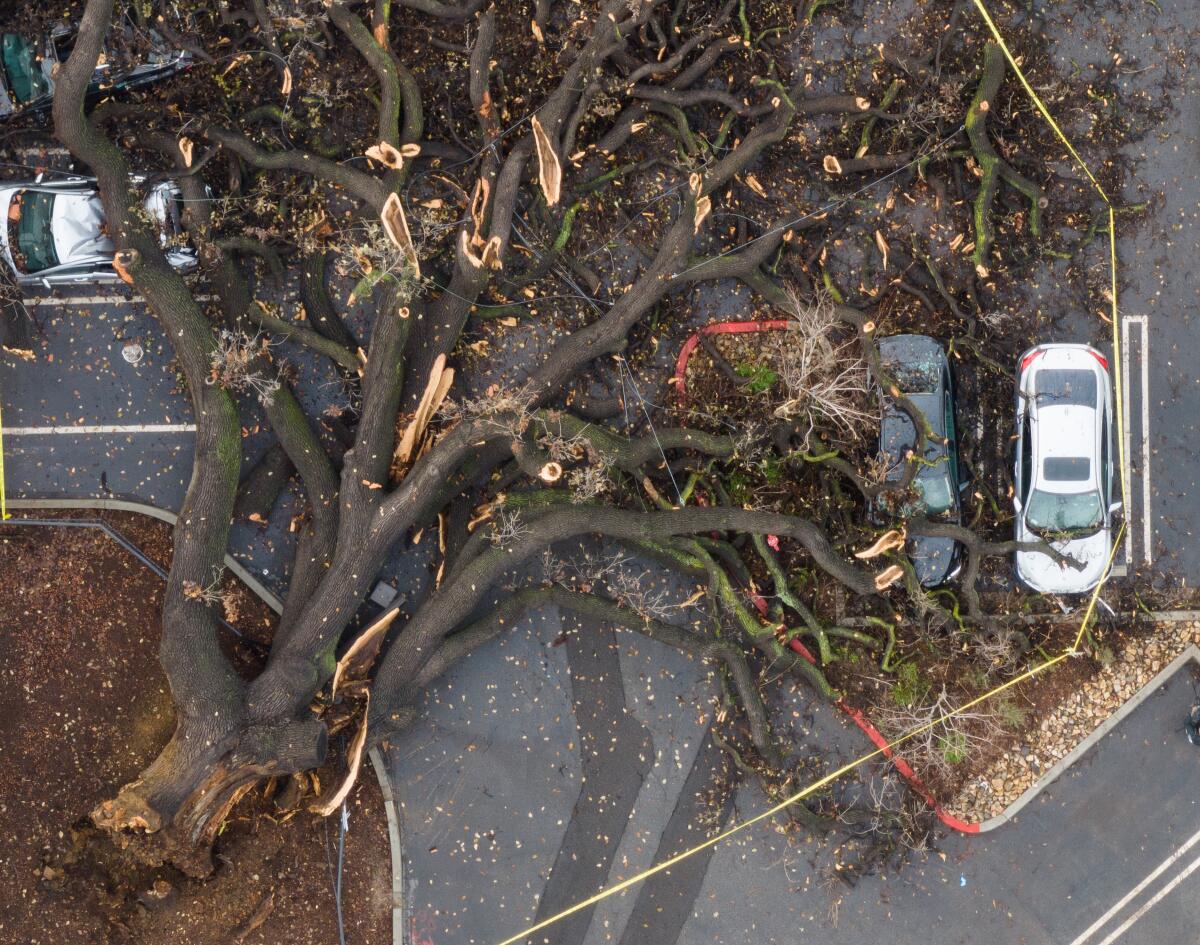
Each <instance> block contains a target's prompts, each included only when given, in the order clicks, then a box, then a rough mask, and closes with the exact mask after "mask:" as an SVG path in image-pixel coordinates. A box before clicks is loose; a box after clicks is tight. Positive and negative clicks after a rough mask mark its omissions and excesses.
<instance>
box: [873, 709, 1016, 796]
mask: <svg viewBox="0 0 1200 945" xmlns="http://www.w3.org/2000/svg"><path fill="white" fill-rule="evenodd" d="M894 695H895V692H894V691H893V696H894ZM955 708H956V706H955V705H954V703H953V701H952V700H951V699H950V696H949V694H948V693H947V692H946V689H945V687H942V688H941V689H940V690H939V691H937V692H936V693H934V692H933V691H932V690H927V691H924V692H921V693H920V694H919V695H918V696H917V697H916V698H914V699H913V700H912V701H911V702H909V701H908V700H907V699H904V698H892V699H885V700H883V701H882V702H881V704H880V705H879V706H878V707H877V708H876V709H875V710H874V721H875V722H876V724H877V725H878V727H879V729H880V731H882V732H883V734H884V735H886V736H887V738H888V739H889V740H892V739H896V738H899V737H900V736H902V735H904V734H905V733H907V732H911V731H914V730H918V729H919V731H917V734H915V735H913V736H912V737H910V738H906V739H905V740H904V742H903V744H901V745H900V746H898V748H897V751H898V752H899V753H900V754H901V755H903V756H904V758H905V759H906V760H907V761H908V762H909V763H910V764H911V765H912V766H913V767H914V768H915V769H916V771H917V772H918V773H919V774H921V775H922V776H923V777H929V776H931V775H932V776H934V777H936V778H939V779H942V780H945V781H951V780H953V778H954V776H955V774H956V769H957V768H958V766H959V765H961V764H962V763H963V762H964V761H966V759H967V758H968V757H970V756H971V755H974V754H976V753H978V752H981V751H982V750H984V749H985V748H987V747H988V746H990V745H992V744H994V743H995V742H996V740H997V739H998V738H999V737H1000V736H1002V735H1003V734H1004V726H1003V723H1002V721H1001V719H1000V717H999V716H998V715H996V714H995V712H993V711H990V710H988V709H986V708H984V707H983V706H977V707H975V708H974V709H973V710H971V711H967V712H960V713H958V714H955V715H950V713H951V712H953V711H954V709H955Z"/></svg>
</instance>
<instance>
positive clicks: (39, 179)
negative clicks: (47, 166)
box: [33, 171, 46, 184]
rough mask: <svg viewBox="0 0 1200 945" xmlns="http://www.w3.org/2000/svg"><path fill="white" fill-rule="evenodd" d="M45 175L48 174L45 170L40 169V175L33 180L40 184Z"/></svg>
mask: <svg viewBox="0 0 1200 945" xmlns="http://www.w3.org/2000/svg"><path fill="white" fill-rule="evenodd" d="M45 176H46V173H45V171H38V176H37V177H35V178H34V179H33V182H34V183H35V184H40V183H41V182H42V178H44V177H45Z"/></svg>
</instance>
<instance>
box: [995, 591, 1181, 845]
mask: <svg viewBox="0 0 1200 945" xmlns="http://www.w3.org/2000/svg"><path fill="white" fill-rule="evenodd" d="M1174 613H1184V611H1175V612H1174ZM1189 619H1194V618H1189ZM1189 660H1195V661H1196V662H1197V663H1200V647H1197V646H1196V645H1195V644H1194V643H1193V644H1191V645H1189V646H1188V647H1187V648H1186V649H1185V650H1184V651H1183V652H1182V653H1180V654H1179V655H1178V656H1177V657H1175V659H1173V660H1171V662H1170V663H1168V664H1167V665H1166V666H1165V667H1164V668H1163V669H1162V671H1161V672H1159V674H1158V675H1157V676H1155V677H1154V678H1153V679H1151V680H1150V681H1149V682H1148V683H1146V685H1144V686H1142V688H1141V689H1139V690H1138V691H1137V692H1136V693H1134V695H1133V697H1132V698H1130V699H1129V700H1127V701H1126V702H1125V703H1123V704H1122V705H1121V707H1120V708H1119V709H1117V711H1116V712H1114V713H1113V714H1112V715H1110V716H1109V717H1108V718H1107V719H1105V720H1104V721H1103V722H1101V723H1100V725H1099V726H1097V727H1096V729H1095V730H1094V731H1093V732H1092V733H1091V734H1090V735H1088V736H1087V738H1085V739H1084V740H1083V741H1081V742H1080V743H1079V744H1078V745H1076V746H1075V747H1074V748H1073V749H1071V751H1069V752H1068V753H1067V754H1065V755H1063V757H1062V758H1060V759H1059V760H1058V763H1057V764H1055V765H1054V767H1052V768H1050V769H1049V770H1048V771H1047V772H1046V773H1045V774H1043V775H1042V776H1041V777H1040V778H1038V779H1037V780H1036V781H1035V782H1034V783H1033V784H1031V785H1030V786H1029V787H1028V788H1027V789H1026V791H1025V793H1024V794H1022V795H1021V796H1020V797H1018V798H1017V799H1016V800H1015V801H1013V802H1012V803H1011V804H1009V805H1008V807H1006V808H1005V809H1004V810H1003V811H1002V812H1001V813H999V814H997V815H996V816H995V817H991V818H989V819H988V820H985V821H984V822H983V823H981V824H980V825H979V832H980V833H987V831H989V830H995V829H996V828H997V827H1002V826H1003V825H1004V824H1006V823H1008V822H1009V821H1010V820H1012V819H1013V818H1014V817H1015V816H1016V815H1017V814H1018V813H1019V812H1020V810H1021V809H1022V808H1023V807H1025V805H1027V804H1028V803H1029V802H1030V801H1032V800H1033V799H1034V798H1035V797H1037V796H1038V795H1039V794H1040V793H1041V792H1042V791H1044V790H1045V789H1046V788H1047V787H1049V785H1050V784H1051V783H1053V782H1054V781H1055V780H1056V779H1057V778H1058V777H1059V776H1060V775H1061V774H1062V773H1063V772H1064V771H1066V770H1067V769H1068V768H1070V767H1071V765H1073V764H1074V763H1075V762H1076V761H1078V760H1079V759H1080V758H1082V757H1083V756H1084V755H1085V754H1087V752H1088V750H1089V749H1090V748H1091V747H1092V746H1093V745H1095V744H1096V743H1097V742H1098V741H1100V739H1102V738H1103V737H1104V736H1105V735H1107V734H1108V733H1109V732H1111V731H1112V730H1113V729H1114V728H1116V727H1117V725H1119V724H1120V723H1121V720H1122V719H1124V718H1125V717H1126V716H1127V715H1129V714H1130V713H1131V712H1133V710H1134V709H1136V708H1137V707H1138V706H1139V705H1141V704H1142V703H1143V702H1145V701H1146V699H1147V698H1149V696H1150V694H1151V693H1153V692H1154V691H1155V690H1156V689H1158V687H1159V686H1161V685H1162V684H1163V683H1165V682H1166V681H1167V680H1168V679H1170V678H1171V677H1172V676H1174V675H1175V674H1176V673H1177V672H1179V670H1180V669H1181V668H1182V667H1184V666H1185V665H1187V663H1188V661H1189Z"/></svg>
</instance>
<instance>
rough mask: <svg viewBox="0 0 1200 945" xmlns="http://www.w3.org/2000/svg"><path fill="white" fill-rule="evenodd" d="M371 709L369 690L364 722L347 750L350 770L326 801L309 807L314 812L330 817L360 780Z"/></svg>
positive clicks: (365, 702)
mask: <svg viewBox="0 0 1200 945" xmlns="http://www.w3.org/2000/svg"><path fill="white" fill-rule="evenodd" d="M370 709H371V694H370V693H369V692H368V693H366V699H365V700H364V703H363V717H362V724H361V725H359V727H358V731H357V732H355V733H354V741H352V742H351V743H350V751H349V752H347V759H348V760H349V762H350V770H349V771H347V772H346V778H345V780H343V781H342V783H341V785H340V786H339V787H338V789H337V790H336V791H334V792H333V793H332V794H331V795H330V796H329V798H328V799H327V800H326V801H325V803H323V804H314V805H313V806H312V807H310V808H309V810H311V811H312V812H313V813H314V814H320V815H321V816H322V817H328V816H329V815H330V814H332V813H333V812H334V811H335V810H337V809H338V808H339V807H340V806H341V804H342V801H344V800H345V799H346V798H347V797H349V796H350V789H351V788H353V787H354V782H355V781H357V780H358V769H359V768H361V767H362V758H363V748H364V747H365V746H366V744H367V715H368V714H369V712H370Z"/></svg>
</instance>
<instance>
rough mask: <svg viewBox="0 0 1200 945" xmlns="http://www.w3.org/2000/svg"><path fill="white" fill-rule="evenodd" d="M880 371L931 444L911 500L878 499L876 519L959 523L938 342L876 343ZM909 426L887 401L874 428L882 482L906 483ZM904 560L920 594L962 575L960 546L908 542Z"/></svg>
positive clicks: (913, 432) (954, 443) (923, 338)
mask: <svg viewBox="0 0 1200 945" xmlns="http://www.w3.org/2000/svg"><path fill="white" fill-rule="evenodd" d="M879 355H880V359H881V361H882V363H883V367H884V370H885V371H887V373H888V374H890V375H891V377H892V378H893V379H894V380H895V381H896V384H897V385H898V387H899V389H900V392H901V393H902V394H904V396H905V398H906V399H907V400H908V402H909V403H910V404H912V405H913V406H914V407H915V408H916V409H917V411H918V412H919V413H920V414H921V416H922V417H924V419H925V422H926V423H927V424H928V426H929V430H930V432H931V433H932V434H933V436H932V437H927V438H926V440H925V449H924V454H923V455H922V456H921V457H920V458H919V460H918V462H919V464H920V465H919V467H918V469H917V472H916V475H915V476H914V477H913V480H912V488H911V490H909V493H908V494H909V495H910V496H914V497H915V498H911V499H908V498H904V494H903V493H901V494H900V495H899V496H898V495H897V494H896V493H895V492H885V493H883V494H882V495H881V496H880V497H879V501H878V502H877V508H876V510H875V515H874V517H875V518H876V519H877V520H878V521H883V520H884V519H885V518H886V517H888V516H892V517H897V518H909V517H912V516H913V515H922V516H924V517H925V518H928V519H929V520H930V521H938V522H951V523H953V524H956V525H957V524H961V523H962V506H961V502H960V494H961V492H962V490H963V489H964V488H965V486H966V482H965V480H964V478H963V477H962V473H961V467H960V464H959V458H958V430H957V425H956V424H955V418H954V379H953V376H952V374H951V371H950V361H949V359H948V358H947V357H946V349H945V348H944V347H942V344H941V342H939V341H937V340H936V339H933V338H930V337H928V336H927V335H893V336H891V337H890V338H882V339H880V341H879ZM917 441H918V436H917V428H916V425H915V424H914V423H913V420H912V418H911V417H910V416H909V415H908V413H906V412H905V411H904V410H903V409H901V408H900V407H899V406H898V405H897V404H896V402H895V400H893V399H891V398H885V401H884V408H883V416H882V418H881V420H880V425H879V458H880V462H881V463H883V465H884V467H885V470H886V472H885V473H884V477H885V481H887V482H898V481H899V480H901V479H902V478H903V477H904V474H905V470H906V469H907V465H908V459H907V458H908V456H909V454H910V453H911V452H913V451H914V450H915V449H916V447H917ZM906 552H907V554H908V557H909V560H910V561H911V562H912V565H913V570H914V571H915V573H916V576H917V579H918V580H919V581H920V582H921V584H922V585H923V586H924V587H935V586H937V585H939V584H944V583H946V582H947V581H949V580H951V579H953V578H954V577H956V576H957V575H958V572H959V571H960V570H961V569H962V561H963V549H962V546H961V545H960V544H959V543H958V542H956V541H954V540H953V539H951V538H940V537H932V536H916V535H914V536H911V537H910V538H909V539H908V542H907V547H906Z"/></svg>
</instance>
